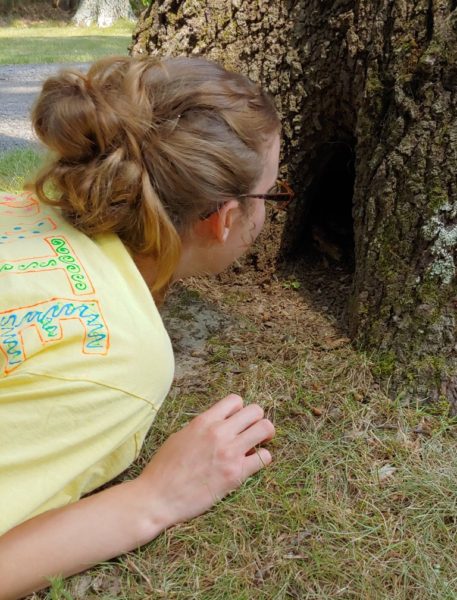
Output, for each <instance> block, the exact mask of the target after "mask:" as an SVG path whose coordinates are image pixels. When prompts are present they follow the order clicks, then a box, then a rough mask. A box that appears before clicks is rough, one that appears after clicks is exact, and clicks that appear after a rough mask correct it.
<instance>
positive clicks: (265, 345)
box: [30, 264, 457, 600]
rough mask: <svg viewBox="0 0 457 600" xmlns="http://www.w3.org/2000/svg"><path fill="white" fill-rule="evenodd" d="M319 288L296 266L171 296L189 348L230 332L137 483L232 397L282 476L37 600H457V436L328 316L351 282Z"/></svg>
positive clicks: (170, 310) (157, 440)
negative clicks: (252, 415)
mask: <svg viewBox="0 0 457 600" xmlns="http://www.w3.org/2000/svg"><path fill="white" fill-rule="evenodd" d="M307 273H309V267H307V266H305V265H303V264H302V265H300V264H296V265H295V266H294V267H293V271H291V273H290V274H289V275H287V273H285V274H284V275H283V276H281V277H279V275H278V276H277V277H273V278H272V279H271V281H270V282H268V283H266V284H263V285H257V284H256V283H249V279H250V278H249V277H248V278H245V280H244V282H241V285H235V284H236V282H235V281H234V282H233V283H234V285H229V284H227V283H226V284H222V283H214V282H212V283H211V282H207V281H201V280H194V281H190V282H189V283H188V284H187V285H186V286H185V287H180V288H178V289H177V290H176V291H175V293H174V294H172V296H171V298H170V299H169V302H168V306H167V309H166V311H165V319H166V321H167V322H169V323H173V325H174V326H173V327H172V329H173V331H174V332H175V333H174V335H175V336H176V335H178V337H180V338H181V339H177V340H175V342H176V344H177V347H181V348H183V349H184V350H185V348H186V344H185V343H183V340H182V336H183V335H184V334H185V333H186V331H188V330H190V328H191V326H192V321H193V320H198V319H201V320H203V321H204V320H205V318H208V319H209V317H211V319H213V321H214V315H217V316H218V318H219V323H220V324H221V323H222V325H219V326H218V327H217V328H216V329H215V330H213V331H212V333H211V331H210V337H209V339H208V340H207V343H206V347H203V350H202V349H201V348H200V350H199V351H198V352H195V357H194V360H195V368H194V369H188V370H187V374H185V375H184V376H183V377H182V378H181V379H180V380H178V381H177V382H176V384H175V386H174V388H173V390H172V392H171V394H170V396H169V398H168V400H167V401H166V402H165V404H164V406H163V408H162V409H161V411H160V413H159V416H158V418H157V420H156V422H155V423H154V426H153V428H152V430H151V432H150V435H149V437H148V439H147V442H146V445H145V447H144V450H143V452H142V455H141V457H140V459H139V460H138V461H137V463H136V464H135V465H133V466H132V468H131V469H130V472H129V473H127V474H126V475H125V476H126V477H134V476H135V474H137V473H138V472H139V471H140V470H141V468H142V465H143V464H145V462H146V461H147V460H148V459H149V457H150V456H151V455H152V454H153V453H154V451H155V450H156V448H158V446H159V445H160V444H161V443H162V442H163V441H164V440H165V439H166V438H167V436H168V435H169V434H170V433H172V432H173V431H175V430H177V429H179V428H180V427H181V426H182V425H184V423H186V422H187V421H188V420H189V419H190V418H192V416H193V415H195V414H197V413H199V412H201V411H202V410H204V409H205V408H207V407H208V406H209V405H211V404H212V403H213V402H214V401H215V400H217V399H219V398H220V397H222V396H224V395H226V394H227V393H228V392H229V391H236V392H239V393H241V394H242V395H243V396H244V398H245V400H246V402H258V403H260V404H261V405H262V406H263V407H264V408H265V410H266V412H267V414H268V415H269V416H270V417H271V418H272V420H273V421H274V423H275V425H276V429H277V436H276V438H275V439H274V440H273V441H272V442H271V443H270V449H271V451H272V453H273V455H274V464H273V465H272V466H271V467H270V468H269V469H268V470H265V471H263V472H261V473H259V474H257V475H256V476H254V477H252V478H250V480H248V481H247V482H246V483H245V484H244V485H243V486H242V488H241V489H239V490H237V491H236V492H234V493H233V494H232V495H230V496H229V497H228V498H226V499H225V500H223V501H222V502H221V503H219V504H218V505H217V506H215V507H214V509H213V510H212V511H210V512H209V513H207V514H206V515H203V516H201V517H199V518H198V519H195V520H193V521H191V522H190V523H186V524H182V525H178V526H176V527H174V528H172V529H170V530H169V531H167V532H165V533H164V534H163V535H161V536H159V538H157V539H156V540H154V541H153V542H152V543H151V544H148V545H147V546H144V547H143V548H141V549H140V550H138V551H137V552H132V553H130V554H129V555H127V556H123V557H120V558H119V559H118V560H115V561H112V562H109V563H106V564H103V565H100V566H98V567H97V568H94V569H92V570H90V571H88V572H86V573H84V574H82V575H79V576H76V577H73V578H70V579H69V580H67V581H65V582H59V581H56V582H54V584H53V586H52V589H51V590H50V591H48V592H47V593H45V592H43V593H41V594H35V595H34V596H31V597H30V598H34V599H35V600H38V599H44V598H46V599H47V600H51V599H52V600H64V599H65V600H82V599H85V600H87V599H92V598H94V599H95V598H97V599H99V598H100V599H101V598H103V599H106V600H108V599H114V598H119V599H125V600H136V599H142V598H146V599H162V598H166V599H170V600H191V599H195V600H272V599H274V600H282V599H284V600H285V599H296V600H305V599H310V600H311V599H316V600H327V599H328V600H330V599H332V600H333V599H338V598H342V599H348V600H349V599H354V600H378V599H385V600H387V599H389V600H434V599H436V600H452V599H456V598H457V575H456V573H457V552H456V549H455V545H456V540H457V506H456V504H457V470H456V467H455V456H456V451H457V436H456V432H457V429H456V423H455V421H452V420H449V419H448V418H447V417H446V416H445V415H443V414H440V411H439V410H437V411H432V412H436V413H437V414H431V412H427V411H426V410H425V409H424V408H423V407H422V408H419V407H414V406H410V407H407V406H402V405H401V403H400V402H399V401H395V400H391V399H389V398H388V396H387V395H386V394H385V390H382V389H380V387H379V386H378V385H377V384H376V382H375V381H374V380H373V377H372V375H371V371H370V357H367V356H366V355H364V354H361V353H358V352H356V351H355V350H353V349H352V348H351V346H350V344H349V342H348V340H347V338H345V336H344V333H342V331H341V330H340V328H339V326H338V321H337V318H336V317H335V316H334V315H332V313H331V312H330V310H328V309H327V308H325V307H331V306H332V305H336V306H339V305H341V302H340V300H341V299H339V298H334V297H332V296H331V294H332V292H331V291H330V290H332V289H340V290H345V289H346V288H347V285H346V284H345V283H344V282H345V281H346V280H347V277H346V276H345V275H344V273H343V272H339V271H337V270H335V271H334V272H333V273H330V275H329V276H328V277H327V279H326V277H325V273H324V274H321V275H319V276H318V275H317V274H316V273H313V275H312V277H307V276H306V274H307ZM345 277H346V279H345ZM338 278H341V282H340V281H339V279H338ZM251 279H252V278H251ZM330 280H331V281H333V282H334V283H335V282H336V285H335V286H334V287H333V288H332V287H331V286H330V285H327V284H326V281H327V282H328V281H330ZM291 281H292V282H293V283H294V285H291ZM312 281H320V283H319V285H320V288H321V296H322V295H323V296H324V297H325V298H324V301H323V302H318V301H317V300H316V298H317V297H318V295H317V293H316V290H315V289H314V290H313V289H312V288H313V284H312ZM196 315H198V316H196ZM177 322H178V323H181V324H182V326H181V328H179V327H176V323H177ZM179 329H181V335H180V334H179ZM176 332H177V333H176ZM188 358H189V357H188ZM178 360H179V361H182V356H180V355H179V354H178ZM197 367H198V368H197Z"/></svg>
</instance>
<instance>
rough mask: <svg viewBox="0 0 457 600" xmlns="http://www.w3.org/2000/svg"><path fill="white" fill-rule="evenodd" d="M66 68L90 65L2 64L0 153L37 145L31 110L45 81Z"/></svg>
mask: <svg viewBox="0 0 457 600" xmlns="http://www.w3.org/2000/svg"><path fill="white" fill-rule="evenodd" d="M64 67H71V68H81V69H86V68H87V67H88V63H69V64H61V63H59V64H52V65H0V152H5V151H6V150H13V149H15V148H24V147H27V146H31V145H32V146H33V145H35V146H36V145H37V144H38V141H37V140H36V138H35V137H34V135H33V132H32V129H31V127H30V119H29V112H30V108H31V106H32V104H33V101H34V100H35V98H36V96H37V94H38V93H39V91H40V88H41V85H42V83H43V81H44V80H45V79H46V78H47V77H49V76H50V75H53V74H54V73H56V72H57V71H59V70H60V69H62V68H64Z"/></svg>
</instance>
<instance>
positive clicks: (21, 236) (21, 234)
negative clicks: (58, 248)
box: [0, 217, 57, 244]
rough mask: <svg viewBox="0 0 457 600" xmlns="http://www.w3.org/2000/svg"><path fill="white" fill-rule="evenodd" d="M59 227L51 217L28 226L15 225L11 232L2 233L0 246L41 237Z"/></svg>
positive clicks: (0, 234) (0, 232) (0, 233)
mask: <svg viewBox="0 0 457 600" xmlns="http://www.w3.org/2000/svg"><path fill="white" fill-rule="evenodd" d="M56 228H57V226H56V224H55V223H54V221H53V220H52V219H51V218H50V217H43V218H42V219H40V220H39V221H35V223H28V224H27V225H24V224H22V225H14V226H13V228H12V229H11V230H10V231H0V244H7V243H8V242H15V241H16V240H25V239H26V238H31V237H40V236H43V235H44V234H46V233H49V232H50V231H53V230H54V229H56Z"/></svg>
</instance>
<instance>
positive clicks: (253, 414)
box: [223, 404, 264, 436]
mask: <svg viewBox="0 0 457 600" xmlns="http://www.w3.org/2000/svg"><path fill="white" fill-rule="evenodd" d="M263 414H264V413H263V408H262V407H261V406H259V405H258V404H248V405H247V406H245V407H244V408H241V409H240V410H238V411H237V412H236V413H234V414H233V415H232V416H231V417H230V418H228V419H227V420H226V421H225V423H224V425H223V427H224V429H225V430H226V431H227V433H228V434H230V435H232V436H235V435H237V434H239V433H241V432H242V431H244V430H245V429H247V428H248V427H251V425H253V424H254V423H256V422H257V421H260V419H263Z"/></svg>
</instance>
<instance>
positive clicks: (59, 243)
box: [0, 237, 92, 293]
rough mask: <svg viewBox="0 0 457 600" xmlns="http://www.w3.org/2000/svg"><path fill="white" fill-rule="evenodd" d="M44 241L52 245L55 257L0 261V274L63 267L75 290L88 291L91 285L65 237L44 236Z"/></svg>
mask: <svg viewBox="0 0 457 600" xmlns="http://www.w3.org/2000/svg"><path fill="white" fill-rule="evenodd" d="M46 242H48V243H50V244H51V246H52V247H53V249H54V251H55V253H56V255H57V256H56V257H43V258H42V260H39V259H36V260H31V259H30V258H29V259H26V260H24V261H23V262H20V261H14V262H4V263H0V274H1V273H4V272H8V273H30V272H33V271H42V270H43V271H44V270H49V269H64V270H65V272H66V274H67V276H68V278H69V279H70V283H71V286H72V288H73V290H74V291H75V292H81V293H84V292H90V291H91V290H92V285H91V284H90V282H89V280H88V278H87V275H86V273H85V271H84V268H83V267H82V265H81V263H80V262H79V260H78V259H77V257H76V256H75V255H74V254H73V253H72V251H71V250H70V248H69V247H68V244H67V242H66V240H65V239H63V238H58V237H55V238H54V237H53V238H46Z"/></svg>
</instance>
